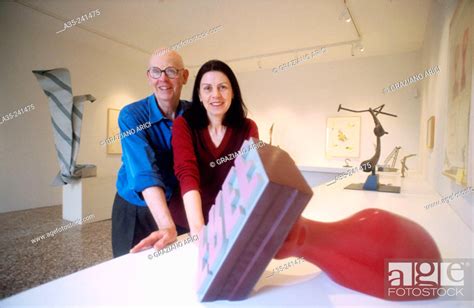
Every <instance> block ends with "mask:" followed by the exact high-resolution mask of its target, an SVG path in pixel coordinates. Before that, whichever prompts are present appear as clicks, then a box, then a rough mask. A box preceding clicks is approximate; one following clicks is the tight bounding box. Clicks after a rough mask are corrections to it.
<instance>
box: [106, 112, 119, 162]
mask: <svg viewBox="0 0 474 308" xmlns="http://www.w3.org/2000/svg"><path fill="white" fill-rule="evenodd" d="M119 113H120V109H112V108H109V109H107V139H109V138H111V137H113V136H115V135H117V137H118V136H119V135H120V128H119V125H118V117H119ZM107 154H122V144H121V143H120V140H119V139H118V138H116V140H112V141H110V142H108V143H107Z"/></svg>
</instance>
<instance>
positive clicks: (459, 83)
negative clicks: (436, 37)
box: [443, 0, 474, 185]
mask: <svg viewBox="0 0 474 308" xmlns="http://www.w3.org/2000/svg"><path fill="white" fill-rule="evenodd" d="M473 3H474V2H473V1H469V0H461V1H459V3H458V7H457V8H456V11H455V12H454V14H453V18H452V20H451V24H450V26H449V56H448V57H449V58H448V70H449V72H448V74H449V75H448V76H449V77H448V82H449V84H448V106H447V125H446V131H445V133H446V135H445V140H446V142H445V148H444V166H443V174H444V175H446V176H448V177H449V178H451V179H453V180H455V181H456V182H457V183H459V184H461V185H467V178H468V157H469V115H470V108H471V91H472V89H471V79H472V37H473V34H472V32H473V30H474V29H472V28H471V18H472V17H471V15H470V14H471V12H472V10H473V5H474V4H473ZM471 139H472V137H471Z"/></svg>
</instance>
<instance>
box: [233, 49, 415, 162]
mask: <svg viewBox="0 0 474 308" xmlns="http://www.w3.org/2000/svg"><path fill="white" fill-rule="evenodd" d="M330 52H331V49H328V51H327V54H329V53H330ZM321 57H324V55H322V56H321ZM419 62H420V61H419V54H418V53H417V52H412V53H404V54H397V55H390V56H377V57H365V58H361V57H353V58H351V59H348V60H343V61H334V62H322V63H315V64H310V65H301V66H295V67H293V68H291V69H289V70H287V71H284V72H280V73H273V72H272V71H271V70H262V71H257V72H248V73H241V74H238V79H239V82H240V86H241V90H242V93H243V96H244V100H245V103H246V104H247V106H248V107H249V111H250V113H249V114H250V117H251V118H253V119H255V121H256V122H257V124H258V127H259V132H260V138H261V139H263V140H264V141H266V142H268V140H269V128H270V126H271V124H272V123H275V126H274V131H273V144H274V145H279V146H280V147H282V148H283V149H285V150H286V151H288V152H289V153H290V155H291V156H292V157H293V159H294V160H295V161H296V163H297V164H298V165H303V166H327V165H334V166H342V165H343V164H344V159H328V158H326V157H325V147H326V120H327V117H330V116H360V117H361V151H360V157H359V158H353V159H352V161H353V162H356V161H362V160H365V159H368V158H370V157H372V155H373V154H374V152H375V150H374V149H375V147H374V145H375V143H376V139H375V136H374V134H373V129H374V122H373V120H372V117H371V116H370V114H369V113H362V114H355V113H349V112H346V111H341V112H337V109H338V106H339V104H342V106H343V107H345V108H350V109H356V110H357V109H368V108H369V107H372V108H375V107H377V106H379V105H382V104H385V108H384V111H386V112H389V113H394V114H396V115H398V117H397V118H393V117H389V116H384V115H379V120H380V121H381V123H382V126H383V127H384V129H385V130H386V131H387V132H389V134H387V135H385V136H384V137H382V156H381V162H383V160H384V159H385V157H386V156H387V155H388V154H389V153H390V152H391V151H392V149H393V148H394V147H395V146H401V147H402V150H401V152H400V154H399V158H401V155H404V154H405V155H406V154H411V153H417V152H418V139H419V138H418V134H419V116H420V114H419V110H420V107H419V100H418V99H417V98H416V93H417V91H416V88H417V87H419V86H420V84H419V83H416V84H412V85H410V86H408V87H406V88H403V89H400V90H398V91H395V92H392V93H386V94H384V93H383V88H385V87H387V86H389V85H391V84H393V83H395V82H398V81H400V80H404V79H405V78H408V77H409V76H412V75H413V74H415V73H418V72H419V71H420V70H421V67H420V64H419ZM354 165H355V164H354ZM408 165H409V166H410V170H411V169H415V170H416V169H418V159H417V158H414V159H411V160H409V161H408ZM397 167H398V168H399V167H400V166H399V160H398V162H397Z"/></svg>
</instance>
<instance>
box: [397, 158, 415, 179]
mask: <svg viewBox="0 0 474 308" xmlns="http://www.w3.org/2000/svg"><path fill="white" fill-rule="evenodd" d="M413 156H416V154H410V155H407V156H405V157H403V158H402V160H401V161H400V163H401V165H402V169H401V170H402V178H404V177H405V171H407V170H408V167H407V159H408V158H410V157H413Z"/></svg>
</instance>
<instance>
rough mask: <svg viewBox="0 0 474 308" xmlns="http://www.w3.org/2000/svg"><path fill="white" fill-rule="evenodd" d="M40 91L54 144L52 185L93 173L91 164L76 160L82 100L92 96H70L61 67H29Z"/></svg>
mask: <svg viewBox="0 0 474 308" xmlns="http://www.w3.org/2000/svg"><path fill="white" fill-rule="evenodd" d="M33 74H34V75H35V77H36V79H37V80H38V82H39V84H40V86H41V87H42V88H43V91H44V93H45V94H46V96H47V97H48V102H49V111H50V113H51V123H52V125H53V136H54V144H55V146H56V153H57V157H58V161H59V166H60V171H59V173H58V175H57V176H56V177H55V179H54V180H53V183H52V184H53V185H55V186H60V185H65V184H68V183H70V182H71V181H72V180H74V179H79V178H83V177H94V176H96V173H97V168H96V166H95V165H78V164H76V159H77V156H78V155H79V145H80V143H81V127H82V117H83V112H84V102H85V101H90V102H94V101H95V97H94V96H92V95H90V94H87V95H79V96H74V97H73V96H72V88H71V77H70V74H69V71H68V70H67V69H65V68H57V69H51V70H36V71H33Z"/></svg>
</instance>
